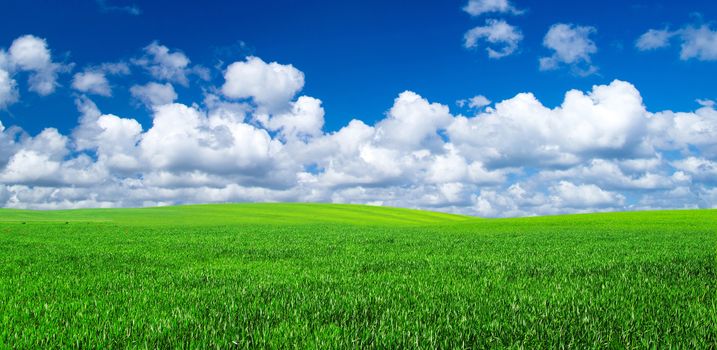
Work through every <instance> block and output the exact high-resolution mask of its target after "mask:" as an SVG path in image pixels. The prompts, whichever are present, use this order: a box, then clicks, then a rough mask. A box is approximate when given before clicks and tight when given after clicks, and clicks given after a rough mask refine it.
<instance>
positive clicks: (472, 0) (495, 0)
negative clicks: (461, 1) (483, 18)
mask: <svg viewBox="0 0 717 350" xmlns="http://www.w3.org/2000/svg"><path fill="white" fill-rule="evenodd" d="M463 11H465V12H467V13H468V14H470V15H471V16H480V15H482V14H485V13H511V14H520V13H522V12H523V11H521V10H518V9H517V8H515V6H513V4H511V3H510V1H509V0H468V3H467V4H466V6H464V7H463Z"/></svg>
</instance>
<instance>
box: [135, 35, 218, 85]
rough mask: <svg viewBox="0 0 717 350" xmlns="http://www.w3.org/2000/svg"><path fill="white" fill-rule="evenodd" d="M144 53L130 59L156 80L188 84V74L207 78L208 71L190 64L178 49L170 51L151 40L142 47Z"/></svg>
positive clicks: (203, 78)
mask: <svg viewBox="0 0 717 350" xmlns="http://www.w3.org/2000/svg"><path fill="white" fill-rule="evenodd" d="M144 53H145V55H144V56H142V57H140V58H138V59H134V60H132V63H134V64H136V65H138V66H140V67H143V68H144V69H146V70H147V72H149V74H150V75H151V76H152V77H154V78H155V79H157V80H160V81H168V82H172V83H177V84H180V85H183V86H188V85H189V76H190V75H192V74H194V75H196V76H198V77H199V78H200V79H202V80H208V78H209V77H208V72H207V71H206V69H205V68H204V67H202V66H190V65H189V64H190V63H191V61H190V60H189V58H188V57H187V55H185V54H184V53H182V52H180V51H174V52H172V51H171V50H170V49H169V48H168V47H166V46H164V45H161V44H159V42H156V41H155V42H153V43H151V44H149V45H147V47H145V48H144Z"/></svg>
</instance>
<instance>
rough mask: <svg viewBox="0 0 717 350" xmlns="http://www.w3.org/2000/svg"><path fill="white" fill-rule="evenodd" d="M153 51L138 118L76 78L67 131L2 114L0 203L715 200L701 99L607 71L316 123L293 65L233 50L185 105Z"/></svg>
mask: <svg viewBox="0 0 717 350" xmlns="http://www.w3.org/2000/svg"><path fill="white" fill-rule="evenodd" d="M567 28H568V29H570V30H573V31H575V30H577V31H580V29H579V27H575V26H567ZM571 40H572V39H571ZM551 42H552V39H551ZM558 42H559V40H558ZM150 46H152V45H150ZM558 46H559V45H556V47H558ZM150 51H152V52H154V51H157V52H158V54H157V55H159V56H164V58H157V59H155V58H153V57H154V56H157V55H153V54H148V53H147V52H145V55H147V59H148V60H147V61H146V64H145V63H138V62H135V64H137V65H139V66H141V67H143V68H144V69H147V71H148V72H149V74H150V76H152V77H153V78H155V79H157V80H159V81H160V82H149V83H146V84H144V85H135V86H133V87H131V88H130V92H131V94H132V95H133V96H134V98H135V99H137V100H138V101H140V102H141V103H143V104H145V106H146V107H147V109H148V110H149V111H150V113H151V123H150V124H148V125H144V126H143V125H142V124H141V123H140V122H139V121H138V120H135V119H132V118H128V117H123V116H118V115H115V114H112V111H102V110H100V108H98V107H97V105H96V104H95V103H94V102H93V101H92V100H91V99H90V97H88V95H89V94H90V93H94V94H97V91H102V90H97V88H90V87H92V86H95V85H97V84H95V85H93V84H89V83H88V84H84V85H83V84H81V83H80V82H81V81H82V79H79V80H78V78H77V77H75V80H76V81H77V82H78V83H77V86H76V87H75V88H76V89H77V90H78V91H83V90H82V89H81V88H82V87H84V89H85V90H86V91H85V92H86V94H82V95H79V96H78V97H77V101H76V105H77V109H78V115H79V117H78V124H77V126H76V127H75V128H74V130H72V132H71V133H69V134H62V133H60V132H59V131H58V130H56V129H53V128H48V129H45V130H43V131H42V132H40V133H38V134H37V135H29V134H27V133H26V132H24V131H23V130H21V129H19V128H17V127H5V126H4V125H2V124H0V204H1V205H3V206H7V207H21V208H68V207H115V206H145V205H164V204H178V203H197V202H230V201H324V202H342V203H369V204H376V205H393V206H404V207H414V208H428V209H434V210H442V211H451V212H461V213H467V214H477V215H483V216H519V215H533V214H555V213H564V212H588V211H601V210H627V209H642V208H665V207H672V208H674V207H714V206H717V190H716V189H715V180H714V179H715V174H717V110H715V108H714V103H710V102H709V101H701V102H700V105H699V107H698V108H697V109H696V110H695V111H685V112H674V111H657V112H651V111H649V110H648V109H647V108H646V106H645V105H644V103H643V101H642V97H641V95H640V92H639V91H638V89H637V88H636V87H635V86H633V85H632V84H630V83H628V82H624V81H619V80H616V81H613V82H611V83H610V84H607V85H597V86H594V87H593V88H592V89H591V90H590V91H578V90H571V91H568V92H567V93H566V94H565V97H564V99H563V101H562V103H561V104H560V105H558V106H546V105H544V104H543V103H542V102H541V101H539V100H538V99H537V98H536V97H535V95H533V94H531V93H520V94H517V95H516V96H514V97H512V98H509V99H506V100H503V101H498V102H496V103H495V104H491V101H489V100H488V99H487V98H485V97H484V96H481V95H478V96H476V97H474V98H471V99H469V100H466V101H463V104H464V105H467V106H468V107H470V108H474V111H475V113H476V114H475V115H471V116H465V115H461V114H455V113H454V112H452V111H451V110H450V108H449V107H448V106H446V105H444V104H441V103H437V102H433V101H429V100H427V99H426V98H424V97H422V96H421V95H419V94H418V93H416V92H412V91H405V92H402V93H400V94H399V95H398V96H397V97H396V98H395V100H394V101H393V104H392V105H391V106H387V112H386V114H385V116H384V117H383V118H382V119H380V120H378V121H377V122H375V123H373V124H367V123H365V122H363V121H361V120H358V119H355V120H352V121H350V122H349V123H347V124H346V125H345V126H343V127H342V128H340V129H338V130H336V131H333V132H327V131H325V130H324V121H325V118H326V111H325V110H324V108H323V105H322V101H321V100H319V99H317V98H315V97H311V96H306V95H302V94H301V91H302V88H303V85H304V79H305V77H304V74H303V72H301V71H300V70H299V69H298V68H296V67H294V66H292V65H290V64H285V63H279V62H271V61H264V60H262V59H260V58H258V57H248V58H246V59H244V60H241V61H237V62H234V63H232V64H230V65H228V66H227V68H226V70H225V71H224V72H223V73H224V74H223V79H222V81H221V82H218V83H217V84H216V85H214V86H210V87H205V88H204V89H203V90H204V91H205V95H204V98H203V100H202V101H195V102H194V103H191V104H183V103H176V102H175V101H176V98H177V94H176V92H175V91H174V88H173V86H172V84H171V82H174V83H177V84H182V81H184V80H183V78H181V77H184V78H186V79H187V80H186V82H187V83H188V84H189V82H190V81H189V79H188V78H187V77H188V76H190V75H191V74H193V73H191V72H190V71H191V68H190V65H189V64H190V63H189V62H190V61H189V59H188V58H186V57H184V55H183V54H181V55H175V56H172V55H174V54H175V53H178V52H172V51H169V50H164V49H161V48H154V49H152V50H150ZM557 51H559V49H556V55H563V54H565V55H566V56H565V57H568V56H570V55H572V56H570V57H580V54H575V53H573V54H568V53H560V54H558V53H557ZM6 56H7V55H6ZM167 57H174V58H167ZM182 57H184V58H182ZM561 57H562V56H561ZM561 59H562V58H561ZM563 61H565V64H568V62H567V61H569V60H568V59H564V60H563ZM168 62H173V63H168ZM185 63H186V64H185ZM155 66H161V67H155ZM122 67H123V66H122V65H104V66H98V67H94V68H88V69H85V71H84V72H95V71H102V72H107V74H112V73H111V72H122V71H125V68H127V67H124V68H122ZM148 67H149V68H148ZM152 67H154V68H152ZM127 69H128V68H127ZM5 79H6V80H7V79H12V78H11V77H10V76H9V75H8V76H7V77H5ZM2 81H3V76H2V74H0V82H2ZM88 81H89V82H92V79H88ZM0 86H2V85H1V84H0ZM97 86H102V84H99V85H97ZM7 91H9V93H10V94H12V93H13V91H15V90H13V89H9V90H7V89H6V91H5V92H3V90H0V95H2V94H8V92H7ZM100 95H101V94H100ZM488 105H490V107H487V106H488Z"/></svg>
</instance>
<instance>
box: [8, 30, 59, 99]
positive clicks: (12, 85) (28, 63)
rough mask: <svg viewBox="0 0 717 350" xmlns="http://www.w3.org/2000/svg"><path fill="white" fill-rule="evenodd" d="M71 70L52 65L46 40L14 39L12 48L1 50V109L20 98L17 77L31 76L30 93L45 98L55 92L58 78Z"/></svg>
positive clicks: (29, 37) (35, 38)
mask: <svg viewBox="0 0 717 350" xmlns="http://www.w3.org/2000/svg"><path fill="white" fill-rule="evenodd" d="M67 69H68V67H67V66H65V65H62V64H60V63H56V62H53V61H52V53H51V52H50V49H49V48H48V46H47V42H46V41H45V40H44V39H41V38H38V37H35V36H32V35H24V36H21V37H19V38H17V39H15V40H14V41H13V42H12V44H11V45H10V48H9V49H8V50H7V51H5V50H3V49H0V108H5V107H7V106H9V105H11V104H13V103H15V102H17V100H18V98H19V92H18V90H17V82H16V81H15V75H16V74H18V73H20V72H28V73H29V76H28V86H29V90H30V91H33V92H35V93H37V94H38V95H42V96H46V95H49V94H51V93H53V92H55V88H56V87H57V75H58V74H59V73H60V72H63V71H65V70H67Z"/></svg>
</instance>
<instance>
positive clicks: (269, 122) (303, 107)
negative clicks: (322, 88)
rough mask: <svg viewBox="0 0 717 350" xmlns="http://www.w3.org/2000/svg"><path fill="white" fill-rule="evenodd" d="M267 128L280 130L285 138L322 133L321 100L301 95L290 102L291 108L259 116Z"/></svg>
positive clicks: (305, 136) (322, 114)
mask: <svg viewBox="0 0 717 350" xmlns="http://www.w3.org/2000/svg"><path fill="white" fill-rule="evenodd" d="M261 119H263V123H264V124H265V125H266V127H267V129H269V130H272V131H277V130H278V131H280V132H281V135H282V136H283V137H284V138H285V139H291V138H300V139H301V138H308V137H312V136H318V135H321V133H322V130H321V129H322V128H323V126H324V109H323V108H322V107H321V100H319V99H316V98H313V97H309V96H301V97H299V98H298V99H297V100H296V102H293V103H292V106H291V110H290V111H288V112H285V113H279V114H277V115H274V116H272V117H268V116H266V115H263V116H261Z"/></svg>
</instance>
